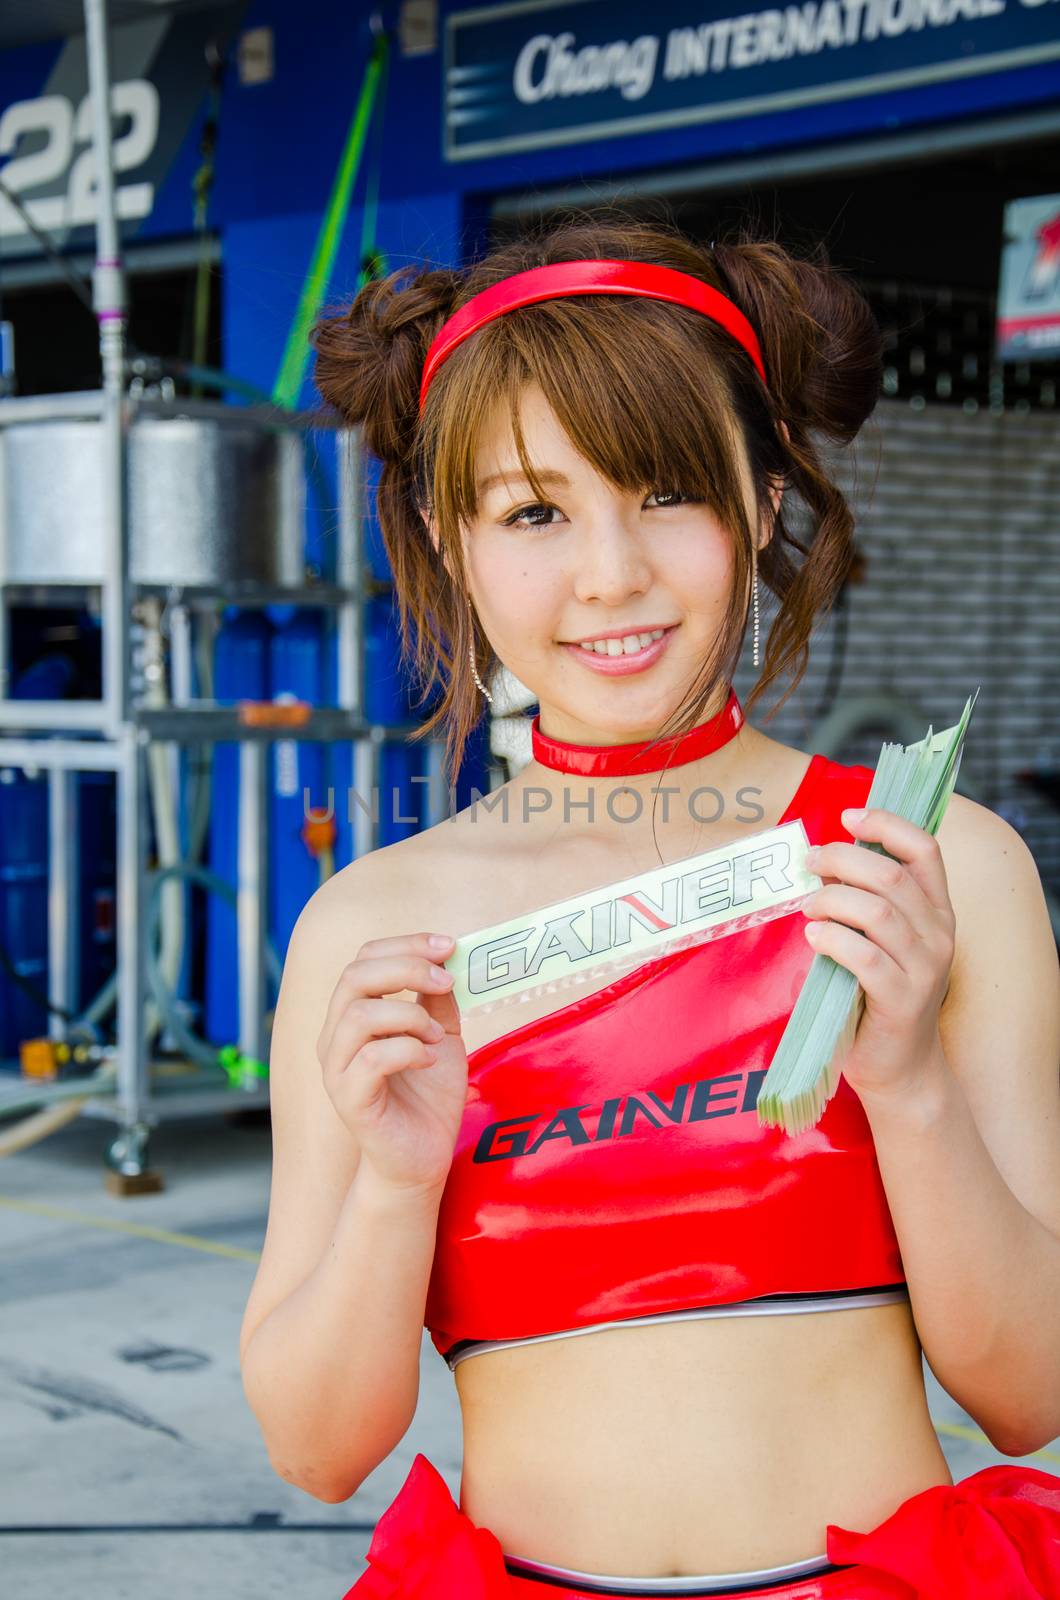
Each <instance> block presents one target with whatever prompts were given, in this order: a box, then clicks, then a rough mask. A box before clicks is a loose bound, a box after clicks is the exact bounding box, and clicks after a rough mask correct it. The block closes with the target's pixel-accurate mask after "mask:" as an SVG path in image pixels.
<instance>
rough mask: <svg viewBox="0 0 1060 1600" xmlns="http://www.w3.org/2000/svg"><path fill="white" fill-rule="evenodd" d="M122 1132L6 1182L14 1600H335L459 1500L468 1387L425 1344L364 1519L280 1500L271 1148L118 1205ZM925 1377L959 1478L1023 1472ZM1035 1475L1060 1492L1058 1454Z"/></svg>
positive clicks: (0, 1256) (186, 1132) (251, 1131)
mask: <svg viewBox="0 0 1060 1600" xmlns="http://www.w3.org/2000/svg"><path fill="white" fill-rule="evenodd" d="M111 1132H112V1129H111V1125H110V1124H108V1123H104V1122H100V1121H96V1120H94V1119H93V1120H90V1119H87V1118H84V1117H82V1118H81V1119H80V1120H79V1121H77V1122H75V1123H73V1124H72V1125H71V1126H69V1127H68V1128H66V1129H64V1130H62V1131H61V1132H59V1133H57V1134H55V1135H53V1136H52V1137H51V1138H50V1139H48V1140H47V1141H45V1142H44V1143H42V1144H39V1145H36V1146H34V1147H33V1148H31V1149H29V1150H26V1151H22V1152H21V1153H20V1154H18V1155H16V1156H12V1157H8V1158H6V1159H5V1160H2V1161H0V1262H2V1272H0V1302H2V1313H0V1327H2V1329H3V1334H2V1340H0V1486H2V1503H3V1510H2V1513H0V1574H2V1578H0V1593H2V1594H3V1596H4V1600H55V1597H56V1596H59V1595H67V1594H69V1595H73V1594H76V1595H77V1597H78V1600H192V1597H195V1600H272V1597H273V1596H275V1597H281V1596H283V1597H287V1596H297V1600H339V1597H340V1596H341V1595H342V1594H344V1593H345V1591H346V1590H347V1589H348V1588H349V1586H350V1585H351V1584H352V1583H353V1581H354V1579H355V1578H356V1577H357V1576H359V1574H360V1573H361V1572H362V1571H363V1569H364V1552H365V1550H366V1549H367V1547H368V1542H369V1539H370V1537H371V1531H372V1528H373V1526H374V1524H375V1520H376V1518H377V1517H378V1516H379V1514H380V1513H381V1512H382V1511H383V1510H384V1509H385V1507H386V1506H387V1505H388V1504H389V1502H390V1501H391V1500H392V1499H393V1497H394V1495H395V1494H396V1492H397V1490H398V1489H399V1487H400V1485H401V1483H402V1481H403V1480H404V1477H405V1475H406V1473H407V1471H408V1468H409V1466H410V1464H411V1462H412V1458H413V1456H414V1455H415V1454H416V1452H417V1451H418V1450H422V1451H423V1453H424V1454H425V1455H427V1456H428V1457H429V1458H430V1460H431V1461H432V1462H433V1463H434V1464H435V1466H437V1467H438V1469H439V1471H441V1472H442V1473H443V1475H444V1476H445V1477H446V1479H447V1481H448V1483H449V1485H450V1487H451V1489H452V1491H453V1495H454V1498H456V1497H457V1495H458V1494H459V1480H460V1429H459V1421H460V1415H459V1408H458V1406H457V1402H456V1395H455V1390H454V1388H453V1383H452V1378H451V1375H450V1373H449V1371H448V1369H447V1368H446V1367H445V1365H444V1363H443V1362H442V1361H441V1360H440V1359H439V1357H438V1356H437V1354H436V1352H435V1351H434V1348H433V1346H432V1345H431V1344H430V1341H429V1339H428V1338H427V1336H426V1334H425V1335H424V1346H423V1369H422V1370H423V1382H422V1388H421V1395H420V1407H419V1411H418V1413H417V1416H416V1420H415V1422H414V1424H413V1426H412V1427H411V1429H410V1430H409V1432H408V1433H407V1434H406V1436H405V1438H404V1439H403V1440H402V1442H401V1445H400V1447H399V1448H398V1450H397V1451H396V1452H395V1453H394V1455H393V1456H392V1457H391V1458H390V1459H389V1460H388V1461H386V1462H384V1463H383V1465H381V1466H380V1467H379V1469H378V1470H377V1471H376V1472H375V1473H373V1474H372V1476H371V1477H370V1478H369V1479H367V1480H366V1482H365V1483H364V1484H363V1485H362V1487H361V1489H360V1491H359V1492H358V1493H357V1494H356V1495H355V1496H354V1498H353V1499H352V1500H350V1501H348V1502H346V1503H345V1504H342V1505H334V1506H332V1505H325V1504H323V1503H321V1502H319V1501H316V1500H314V1499H313V1498H312V1497H311V1496H309V1495H307V1494H305V1493H303V1492H302V1491H301V1490H299V1489H295V1488H293V1487H291V1485H290V1484H287V1483H285V1482H283V1480H282V1479H280V1478H278V1477H277V1476H276V1474H275V1473H274V1472H273V1470H272V1468H271V1466H270V1464H269V1461H268V1458H267V1456H266V1454H265V1450H264V1446H263V1444H262V1441H261V1437H260V1433H259V1431H258V1427H257V1423H256V1421H255V1419H254V1417H253V1416H252V1414H251V1412H250V1410H249V1408H248V1406H247V1404H246V1401H245V1398H244V1396H243V1391H242V1385H241V1382H240V1375H239V1359H238V1340H239V1328H240V1323H241V1320H242V1315H243V1308H244V1305H245V1304H246V1299H247V1295H248V1293H249V1290H250V1284H251V1281H252V1279H253V1276H254V1270H255V1266H254V1259H253V1258H254V1256H255V1255H256V1252H257V1251H258V1250H259V1249H260V1246H261V1240H262V1236H263V1232H264V1226H265V1216H266V1210H267V1200H268V1185H269V1131H268V1128H267V1127H266V1126H261V1125H255V1126H245V1125H243V1126H241V1125H238V1124H231V1123H223V1122H217V1121H213V1120H198V1121H194V1122H183V1123H174V1124H167V1125H164V1126H163V1127H161V1128H160V1129H158V1130H157V1131H156V1133H155V1136H154V1138H153V1141H152V1147H151V1160H152V1164H153V1165H155V1166H157V1167H159V1168H160V1169H161V1171H162V1173H163V1175H164V1178H165V1181H166V1184H167V1187H166V1189H165V1190H164V1191H163V1192H162V1193H160V1194H156V1195H148V1196H144V1197H141V1198H137V1199H126V1200H119V1199H116V1198H113V1197H112V1196H111V1195H109V1194H108V1193H107V1192H106V1191H105V1189H104V1188H103V1166H102V1158H103V1150H104V1148H105V1145H106V1143H107V1142H108V1140H109V1137H110V1134H111ZM108 1224H113V1226H108ZM137 1227H148V1228H154V1229H161V1230H167V1231H168V1232H169V1233H173V1234H186V1235H190V1236H192V1238H191V1239H190V1240H189V1241H187V1242H184V1243H181V1242H180V1241H177V1240H167V1239H165V1238H156V1237H149V1236H142V1235H138V1234H137V1233H136V1231H135V1230H136V1228H137ZM195 1240H199V1241H208V1242H209V1243H213V1244H216V1245H217V1246H218V1247H220V1248H221V1249H222V1250H223V1249H224V1248H225V1247H234V1251H235V1253H234V1254H233V1255H225V1254H218V1253H213V1252H211V1251H210V1250H208V1249H205V1248H199V1247H196V1245H195V1242H194V1241H195ZM240 1252H242V1254H240ZM927 1377H928V1383H929V1399H930V1402H931V1414H932V1416H933V1417H934V1419H935V1423H936V1426H937V1427H938V1428H939V1436H940V1439H941V1441H942V1445H943V1448H944V1450H945V1453H946V1456H947V1459H948V1460H949V1463H950V1466H951V1469H952V1471H953V1474H954V1477H955V1478H958V1479H959V1478H963V1477H967V1476H968V1475H969V1473H972V1472H975V1471H977V1470H978V1469H979V1468H980V1467H983V1466H986V1465H989V1464H990V1463H991V1462H994V1461H1010V1460H1012V1459H1013V1458H1012V1457H1007V1456H1000V1455H998V1454H997V1452H996V1451H994V1450H992V1449H991V1447H990V1446H989V1444H987V1443H986V1441H985V1440H981V1439H977V1438H976V1434H977V1433H978V1429H977V1428H976V1426H975V1424H974V1423H973V1422H972V1421H971V1419H970V1418H969V1417H968V1416H967V1415H966V1414H965V1413H964V1412H963V1411H962V1410H961V1409H960V1407H959V1406H957V1405H956V1404H955V1403H954V1402H953V1401H952V1400H951V1399H950V1398H949V1396H948V1395H946V1394H945V1393H944V1392H943V1391H942V1390H941V1389H940V1388H939V1386H938V1384H937V1383H936V1382H935V1380H934V1377H933V1376H932V1375H931V1373H930V1371H929V1372H928V1374H927ZM1025 1459H1026V1460H1027V1461H1028V1462H1029V1463H1030V1464H1032V1465H1039V1466H1042V1467H1044V1468H1045V1469H1046V1470H1048V1471H1051V1472H1060V1441H1057V1443H1056V1444H1055V1445H1054V1446H1052V1447H1051V1448H1050V1450H1049V1451H1044V1452H1039V1453H1038V1455H1036V1456H1029V1457H1027V1458H1025Z"/></svg>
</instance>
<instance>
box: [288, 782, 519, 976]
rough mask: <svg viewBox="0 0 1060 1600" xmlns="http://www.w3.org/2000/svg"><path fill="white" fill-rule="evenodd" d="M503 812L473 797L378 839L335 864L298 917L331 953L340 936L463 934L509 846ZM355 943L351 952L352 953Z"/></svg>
mask: <svg viewBox="0 0 1060 1600" xmlns="http://www.w3.org/2000/svg"><path fill="white" fill-rule="evenodd" d="M498 815H499V812H497V811H495V810H493V809H491V807H490V805H489V797H487V801H486V804H485V806H483V802H481V801H475V802H474V803H473V804H472V805H470V806H466V807H464V809H463V810H462V811H459V812H457V813H455V814H454V815H453V816H451V817H447V818H445V819H444V820H443V821H441V822H438V823H435V825H434V826H433V827H431V828H424V829H423V830H421V832H419V833H414V834H410V835H409V836H408V837H407V838H405V839H399V840H396V841H395V842H394V843H393V844H388V845H381V846H380V847H379V848H378V849H376V850H371V851H369V852H368V853H367V854H366V855H363V856H359V857H357V859H356V860H354V861H351V862H350V863H349V865H348V866H345V867H343V868H341V869H340V871H338V872H336V873H335V874H334V875H333V876H332V877H331V878H329V879H328V881H327V882H326V883H324V884H322V885H321V886H320V888H319V889H317V891H316V892H315V894H313V895H312V896H311V898H310V899H309V901H307V903H306V905H305V907H304V909H303V911H302V915H301V917H300V918H299V921H300V922H302V921H303V920H304V922H305V928H304V930H303V931H304V934H305V938H306V941H307V942H309V943H311V944H312V945H313V946H316V947H318V948H319V949H320V951H321V954H322V955H327V954H329V953H330V954H331V956H332V958H333V956H334V951H335V948H336V940H339V941H340V942H342V943H344V944H345V945H346V946H347V947H348V945H349V941H350V940H351V939H352V938H353V937H355V936H356V937H357V943H358V944H360V943H361V942H363V939H364V938H365V937H371V938H384V937H387V936H389V935H392V934H404V933H418V932H421V931H422V932H438V933H451V934H452V935H453V936H454V938H457V937H459V935H460V933H461V932H462V931H466V928H471V927H474V926H476V922H475V916H476V910H477V901H478V900H479V898H480V897H481V894H482V888H483V885H484V884H487V883H489V882H491V881H493V880H494V877H495V874H494V873H493V872H492V871H491V870H490V869H491V868H493V867H496V865H497V863H498V861H499V858H500V855H501V853H502V852H503V851H504V850H508V849H510V847H511V840H510V839H507V838H501V837H500V833H499V830H498V826H497V820H496V819H497V816H498ZM355 953H356V950H354V951H353V952H351V954H349V955H347V957H346V959H347V960H350V959H352V955H353V954H355Z"/></svg>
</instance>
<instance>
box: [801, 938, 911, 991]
mask: <svg viewBox="0 0 1060 1600" xmlns="http://www.w3.org/2000/svg"><path fill="white" fill-rule="evenodd" d="M806 937H807V940H808V941H809V943H810V944H811V945H812V946H813V949H814V951H815V952H816V954H818V955H823V956H831V958H832V960H833V961H836V962H838V963H839V965H840V966H841V967H846V969H847V971H848V972H852V973H853V975H854V977H855V978H856V979H857V980H858V982H859V983H860V985H861V987H862V988H863V989H864V991H865V993H866V994H867V995H871V996H872V997H873V998H874V999H880V998H882V995H883V994H884V993H885V991H886V988H887V986H889V985H890V986H893V988H894V990H895V991H896V992H897V993H900V991H901V986H902V984H903V983H905V982H907V978H906V974H905V973H904V972H903V971H902V969H901V967H899V966H898V965H897V963H896V962H894V961H892V959H891V957H890V956H889V955H888V954H887V952H886V950H881V949H880V947H879V945H877V944H873V942H872V940H871V939H866V938H865V936H864V934H861V933H856V932H855V931H854V929H853V928H847V927H845V926H844V924H843V923H841V922H807V923H806Z"/></svg>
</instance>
